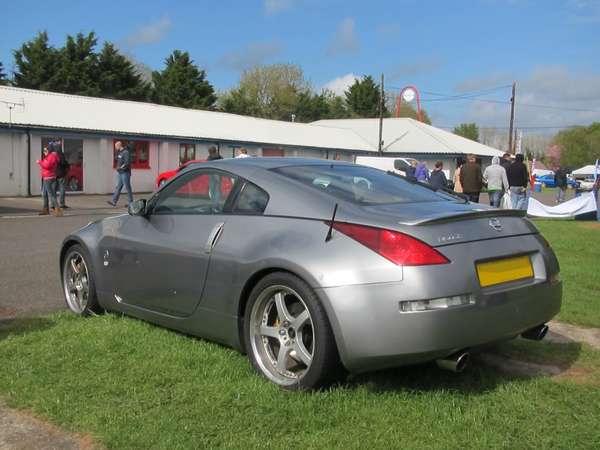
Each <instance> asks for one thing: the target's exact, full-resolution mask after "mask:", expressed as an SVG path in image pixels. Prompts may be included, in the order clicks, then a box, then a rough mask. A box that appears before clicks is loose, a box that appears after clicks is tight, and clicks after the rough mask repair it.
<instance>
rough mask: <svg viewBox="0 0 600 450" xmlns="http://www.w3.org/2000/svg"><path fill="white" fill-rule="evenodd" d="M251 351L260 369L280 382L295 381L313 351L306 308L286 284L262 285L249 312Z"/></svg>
mask: <svg viewBox="0 0 600 450" xmlns="http://www.w3.org/2000/svg"><path fill="white" fill-rule="evenodd" d="M249 328H250V343H251V347H252V349H251V351H252V352H253V354H254V357H255V358H256V361H257V363H258V365H259V366H260V369H261V371H262V372H263V373H264V374H265V375H266V376H267V377H268V378H269V379H271V380H272V381H274V382H275V383H277V384H280V385H291V384H294V383H298V381H299V380H300V379H301V378H302V376H303V375H304V374H305V373H306V372H307V371H308V370H309V368H310V366H311V363H312V360H313V355H314V351H315V344H316V343H315V334H314V326H313V321H312V317H311V314H310V311H309V310H308V307H307V306H306V303H305V302H304V300H303V299H302V298H301V297H300V295H299V294H298V293H297V292H296V291H294V290H293V289H291V288H290V287H288V286H283V285H276V286H270V287H267V288H266V289H264V290H263V291H262V292H261V293H260V295H259V296H258V298H257V299H256V301H255V302H254V305H253V307H252V311H251V315H250V327H249Z"/></svg>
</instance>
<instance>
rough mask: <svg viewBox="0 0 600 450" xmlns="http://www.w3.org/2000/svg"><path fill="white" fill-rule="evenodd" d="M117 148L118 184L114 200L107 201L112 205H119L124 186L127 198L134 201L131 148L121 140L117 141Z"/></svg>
mask: <svg viewBox="0 0 600 450" xmlns="http://www.w3.org/2000/svg"><path fill="white" fill-rule="evenodd" d="M115 149H116V150H117V156H116V159H117V161H116V169H117V186H116V187H115V192H114V193H113V196H112V201H110V200H109V201H108V202H107V203H108V204H109V205H112V206H117V202H118V201H119V196H120V195H121V190H122V189H123V186H125V189H126V190H127V198H128V201H129V203H131V202H133V193H132V192H131V156H130V154H129V149H128V148H127V147H123V143H122V142H121V141H117V142H115Z"/></svg>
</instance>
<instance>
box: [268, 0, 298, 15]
mask: <svg viewBox="0 0 600 450" xmlns="http://www.w3.org/2000/svg"><path fill="white" fill-rule="evenodd" d="M292 6H294V2H293V0H264V7H265V14H267V15H269V16H270V15H273V14H277V13H280V12H283V11H287V10H289V9H291V8H292Z"/></svg>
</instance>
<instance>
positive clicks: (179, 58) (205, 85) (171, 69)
mask: <svg viewBox="0 0 600 450" xmlns="http://www.w3.org/2000/svg"><path fill="white" fill-rule="evenodd" d="M165 64H166V67H165V68H164V69H163V71H162V72H158V71H155V72H154V73H153V74H152V80H153V82H154V94H153V98H154V100H155V101H156V102H157V103H160V104H163V105H172V106H180V107H183V108H194V109H211V108H212V107H213V106H214V104H215V101H216V100H217V97H216V95H215V93H214V89H213V87H212V85H211V84H210V83H209V82H208V80H206V73H205V71H204V70H200V69H198V67H197V66H196V65H195V64H194V62H193V61H192V60H191V59H190V55H189V54H188V53H187V52H181V51H179V50H175V51H173V53H171V55H169V57H168V58H167V59H166V60H165Z"/></svg>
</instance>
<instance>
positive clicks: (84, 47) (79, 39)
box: [46, 31, 100, 96]
mask: <svg viewBox="0 0 600 450" xmlns="http://www.w3.org/2000/svg"><path fill="white" fill-rule="evenodd" d="M96 42H97V39H96V36H95V34H94V32H93V31H92V32H91V33H89V34H88V35H87V36H84V35H83V33H78V34H77V36H76V37H73V36H67V42H66V43H65V46H64V47H63V48H61V49H60V50H59V52H58V53H59V57H58V63H57V65H56V70H55V71H54V73H53V75H52V77H51V78H50V80H48V83H47V86H46V88H47V89H48V90H50V91H54V92H64V93H67V94H79V95H90V96H98V95H99V94H100V89H99V87H98V82H97V77H98V72H97V65H98V63H97V55H96V53H95V52H94V47H95V46H96Z"/></svg>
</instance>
